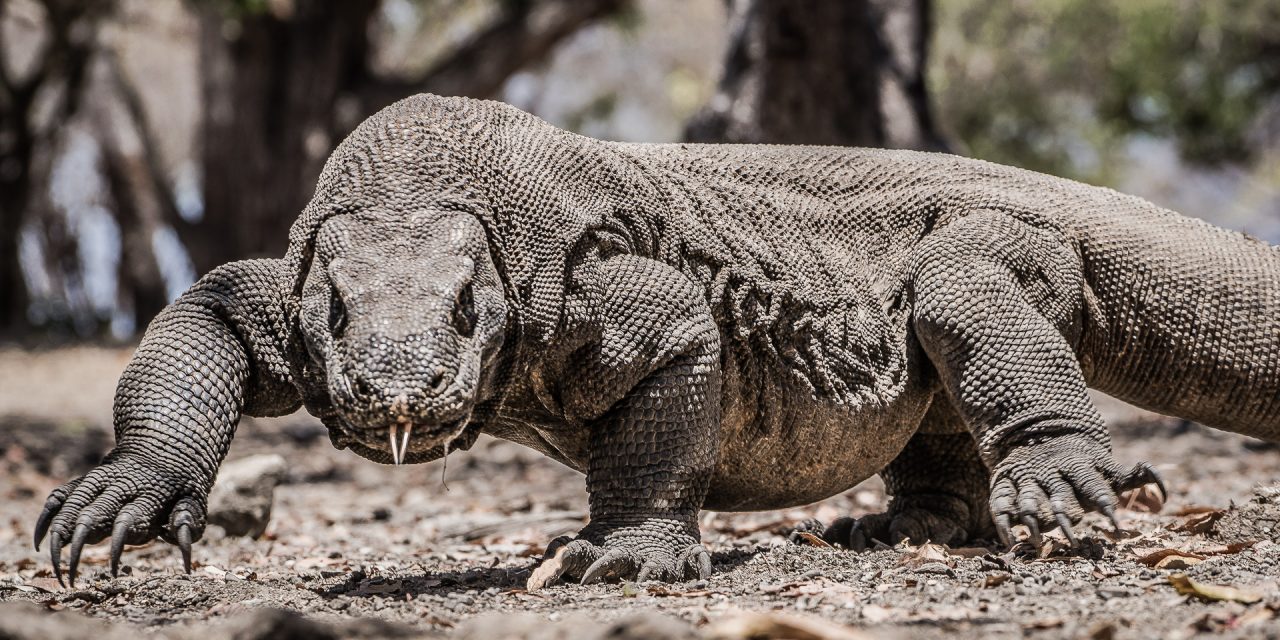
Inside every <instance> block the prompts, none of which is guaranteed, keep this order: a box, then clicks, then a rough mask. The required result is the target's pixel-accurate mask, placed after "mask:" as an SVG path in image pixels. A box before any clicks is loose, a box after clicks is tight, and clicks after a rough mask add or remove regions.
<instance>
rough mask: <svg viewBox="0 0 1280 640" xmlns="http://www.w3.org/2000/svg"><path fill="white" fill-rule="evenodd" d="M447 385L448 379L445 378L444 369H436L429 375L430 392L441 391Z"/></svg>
mask: <svg viewBox="0 0 1280 640" xmlns="http://www.w3.org/2000/svg"><path fill="white" fill-rule="evenodd" d="M446 386H448V380H447V379H446V378H445V370H444V369H436V370H435V372H434V373H433V374H432V375H431V391H432V393H441V392H443V391H444V389H445V387H446Z"/></svg>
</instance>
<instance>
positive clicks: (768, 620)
mask: <svg viewBox="0 0 1280 640" xmlns="http://www.w3.org/2000/svg"><path fill="white" fill-rule="evenodd" d="M706 637H707V638H712V639H714V640H748V639H749V638H751V639H754V638H789V639H790V640H867V639H868V638H870V636H868V635H866V634H864V633H862V632H860V631H858V630H857V629H854V628H852V627H846V626H844V625H840V624H836V623H834V622H827V621H826V620H821V619H818V618H809V617H800V616H793V615H787V614H781V613H774V612H768V613H755V612H741V613H734V614H729V615H726V616H724V617H722V618H719V619H717V620H715V621H713V622H712V623H711V624H709V625H707V628H706Z"/></svg>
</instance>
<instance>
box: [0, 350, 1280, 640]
mask: <svg viewBox="0 0 1280 640" xmlns="http://www.w3.org/2000/svg"><path fill="white" fill-rule="evenodd" d="M127 357H128V351H127V350H116V349H90V348H78V349H70V350H57V351H45V352H37V353H30V352H22V351H16V350H0V501H2V502H0V601H13V602H0V638H6V637H20V638H23V637H32V638H41V640H49V639H50V638H58V637H76V636H83V635H88V634H93V635H96V636H99V637H100V638H110V637H132V638H136V637H137V636H138V630H141V631H142V632H144V633H147V634H155V635H159V636H172V637H201V638H204V637H246V638H248V637H272V636H280V635H282V634H284V633H285V632H287V631H288V632H294V633H296V634H298V635H299V637H303V636H305V637H323V636H326V635H327V636H331V637H355V636H360V637H390V636H396V637H413V636H428V637H431V636H444V637H474V638H489V637H502V636H507V637H529V638H534V637H536V638H552V637H566V638H570V637H590V636H608V637H615V638H622V637H632V638H641V637H690V638H693V637H711V636H716V637H774V636H781V637H813V638H842V637H844V638H850V637H881V636H887V637H943V636H948V637H950V636H959V637H975V638H976V637H1032V638H1062V637H1072V638H1078V637H1094V638H1110V637H1120V638H1127V637H1132V638H1139V637H1142V638H1145V637H1155V636H1163V637H1185V636H1191V635H1194V634H1197V633H1205V634H1222V635H1226V636H1237V637H1257V636H1263V635H1266V636H1274V637H1280V619H1277V618H1276V614H1277V613H1280V587H1278V586H1277V582H1278V581H1280V545H1277V544H1275V542H1273V541H1274V540H1277V539H1280V528H1277V527H1280V506H1277V505H1276V504H1273V501H1274V502H1276V503H1280V490H1276V491H1269V490H1267V489H1265V488H1264V489H1261V490H1255V488H1256V487H1258V486H1260V485H1263V486H1265V485H1270V484H1272V483H1274V482H1276V481H1277V480H1280V451H1277V450H1276V449H1274V448H1271V447H1269V446H1266V445H1263V444H1261V443H1258V442H1257V441H1251V440H1248V439H1246V438H1242V437H1238V436H1235V435H1231V434H1224V433H1221V432H1216V431H1211V430H1208V429H1203V428H1200V427H1196V426H1193V425H1179V424H1178V423H1176V422H1174V421H1170V420H1165V419H1160V418H1157V417H1155V416H1151V415H1148V414H1142V413H1140V412H1136V411H1135V410H1132V409H1128V408H1126V407H1124V406H1122V405H1118V404H1116V403H1114V402H1112V403H1108V404H1107V405H1106V407H1107V412H1108V413H1109V414H1110V416H1109V417H1110V418H1111V421H1112V424H1114V425H1116V426H1115V427H1114V428H1113V432H1114V435H1115V437H1116V448H1117V455H1118V457H1119V458H1120V459H1121V461H1124V462H1132V461H1136V460H1139V459H1146V460H1149V461H1151V462H1153V463H1155V464H1156V465H1157V466H1158V468H1159V469H1160V470H1161V471H1162V472H1163V473H1164V475H1165V477H1166V479H1167V481H1168V483H1169V487H1170V489H1171V492H1172V494H1173V495H1172V496H1171V497H1170V499H1169V502H1168V504H1166V505H1164V507H1163V510H1162V511H1161V512H1160V513H1159V514H1152V513H1145V512H1142V511H1140V510H1133V509H1130V510H1128V511H1126V512H1125V513H1124V517H1125V520H1126V523H1127V528H1129V529H1131V531H1130V532H1129V533H1128V534H1127V535H1126V536H1125V537H1116V536H1108V535H1105V534H1104V533H1103V528H1102V527H1101V526H1100V525H1101V521H1100V520H1098V519H1092V518H1091V519H1089V520H1087V521H1086V523H1085V524H1084V525H1083V526H1082V527H1081V531H1083V532H1085V533H1086V534H1088V537H1089V539H1088V541H1087V543H1086V545H1085V546H1084V548H1083V549H1082V550H1080V551H1078V552H1075V553H1069V552H1067V551H1066V550H1065V549H1063V548H1062V547H1061V545H1055V544H1050V545H1049V546H1047V547H1046V548H1045V549H1043V550H1041V552H1040V553H1039V555H1041V556H1043V557H1036V556H1037V553H1036V551H1035V550H1031V549H1029V548H1028V545H1022V546H1021V547H1020V548H1018V549H1015V552H1014V553H1004V552H1002V551H1001V550H998V549H994V548H992V549H963V550H945V549H941V548H934V547H924V548H916V549H912V548H905V547H900V548H896V549H882V550H880V551H876V552H872V553H866V554H854V553H850V552H844V551H838V550H833V549H829V548H818V547H813V546H800V545H794V544H788V543H787V542H786V534H787V533H788V531H789V530H790V528H791V527H793V526H794V525H795V524H797V523H799V522H801V521H803V520H805V519H807V518H813V517H816V518H819V519H822V520H824V521H830V520H831V519H833V518H834V517H836V516H838V515H842V514H846V513H853V514H862V513H868V512H872V511H876V510H878V509H880V508H882V506H883V504H884V501H885V498H884V495H883V491H882V489H881V487H880V485H879V483H878V481H876V480H871V481H868V482H866V483H863V484H862V485H860V486H859V487H856V488H854V489H852V490H850V491H848V492H846V493H845V494H843V495H840V496H837V497H834V498H832V499H830V500H827V501H824V502H822V503H819V504H816V505H811V506H808V507H805V508H802V509H794V510H790V511H779V512H766V513H754V514H714V513H709V514H706V515H705V516H704V518H703V521H702V527H703V539H704V541H706V542H707V543H709V546H710V548H711V549H712V550H713V552H714V562H715V575H714V576H713V577H712V578H711V579H710V580H706V581H699V582H691V583H685V584H675V585H656V584H654V585H631V584H604V585H595V586H591V587H580V586H557V587H554V588H550V589H547V590H544V591H541V592H538V593H527V592H525V591H524V589H523V585H524V583H525V579H526V578H527V577H528V575H529V571H530V568H531V567H532V566H533V564H534V561H535V560H536V558H537V555H538V554H539V552H540V550H541V549H542V547H543V546H544V545H545V544H546V543H547V542H548V541H549V540H551V538H553V537H555V536H556V535H559V534H562V533H565V532H571V531H574V530H575V529H576V528H577V527H579V526H581V524H582V522H583V520H584V518H585V516H586V513H585V509H586V495H585V492H584V491H583V486H582V485H583V483H582V479H581V477H580V476H579V475H577V474H576V473H574V472H572V471H570V470H568V469H565V468H564V467H561V466H559V465H557V464H556V463H554V462H551V461H550V460H547V459H545V458H542V457H541V456H539V455H537V454H535V453H533V452H530V451H527V450H524V449H521V448H519V447H517V446H515V445H511V444H507V443H502V442H498V441H493V440H482V441H481V442H480V443H478V444H477V445H476V447H475V448H474V449H472V450H471V451H470V452H468V453H465V454H455V455H453V456H451V457H450V458H449V465H448V469H447V472H446V470H445V469H444V467H443V466H442V465H441V464H438V463H437V464H430V465H424V466H417V467H406V468H388V467H383V466H379V465H376V464H373V463H369V462H366V461H364V460H362V459H360V458H357V457H356V456H354V455H352V454H350V453H347V452H339V451H336V450H334V449H332V448H331V447H330V445H329V443H328V439H327V438H326V437H325V435H324V432H323V429H322V428H321V427H319V425H318V424H317V423H316V422H314V421H313V420H311V419H310V418H308V417H307V416H305V415H296V416H292V417H289V418H282V419H276V420H246V421H245V422H244V423H243V424H242V425H241V427H240V433H239V435H238V437H237V439H236V441H235V444H234V446H233V447H232V450H231V454H230V457H231V458H237V457H243V456H246V455H250V454H253V453H261V452H276V453H279V454H281V455H283V456H284V457H285V458H286V459H287V460H288V463H289V471H288V477H287V479H286V481H285V484H284V485H282V486H281V487H280V488H279V489H278V490H277V492H276V503H275V514H274V517H273V519H272V522H271V525H270V528H269V529H268V531H267V533H266V535H265V536H264V537H263V538H262V539H259V540H248V539H243V538H231V537H226V536H220V535H219V532H218V530H216V529H214V530H211V531H210V533H209V534H208V535H207V536H206V538H205V540H203V541H201V542H200V543H198V544H197V546H196V551H195V560H196V562H195V571H194V573H193V574H192V575H190V576H187V575H184V574H183V573H182V572H181V570H180V560H179V557H178V554H177V552H176V550H175V549H173V548H172V547H170V546H168V545H165V544H163V543H157V544H150V545H146V546H142V547H136V548H130V549H129V550H127V551H126V559H125V563H126V565H127V568H126V572H127V575H122V576H121V577H120V578H119V579H114V580H113V579H111V578H110V577H109V575H108V573H107V571H106V562H107V554H106V549H105V548H104V547H103V546H101V545H99V546H96V547H93V548H91V549H88V550H87V551H86V554H85V559H84V565H85V568H84V569H83V570H82V572H83V574H82V575H83V577H82V578H81V580H80V582H79V585H78V587H77V588H75V589H62V588H59V586H58V585H57V583H56V581H54V579H53V578H52V577H51V573H50V571H49V563H48V558H47V556H46V555H45V554H38V553H36V552H35V551H33V550H32V548H31V544H30V535H31V526H32V524H33V521H34V518H35V515H36V514H37V512H38V511H39V507H40V505H41V504H42V502H43V500H44V496H45V495H46V493H47V492H48V491H49V490H50V489H52V488H53V487H54V486H56V485H57V484H58V483H59V482H62V481H64V480H65V479H67V478H69V477H71V476H72V475H74V474H79V473H83V472H84V471H85V470H87V469H88V468H89V467H90V466H91V465H92V464H93V462H95V461H96V459H97V458H98V457H99V456H100V455H101V454H102V453H103V452H104V451H105V450H106V449H107V448H109V446H110V443H111V436H110V435H109V416H110V397H111V392H112V389H113V387H114V381H115V377H116V375H117V373H118V371H119V370H120V369H121V368H122V367H123V365H124V362H125V361H126V359H127ZM1142 497H1143V496H1138V498H1139V499H1138V500H1137V502H1136V503H1135V504H1134V505H1133V506H1134V507H1135V508H1136V509H1140V508H1141V507H1142V504H1144V501H1143V500H1141V498H1142ZM1147 497H1149V496H1147ZM1052 540H1053V538H1052V537H1051V538H1050V541H1051V542H1052ZM1221 587H1232V588H1234V589H1235V590H1231V589H1222V588H1221ZM1187 594H1190V595H1187ZM279 610H286V611H289V612H297V613H298V614H300V615H294V614H289V613H282V612H280V611H279ZM752 612H754V613H756V614H761V615H752ZM82 616H88V617H89V618H93V619H95V620H89V619H86V618H84V617H82ZM785 625H796V626H793V627H791V628H789V629H788V628H787V627H785ZM753 634H754V635H753ZM770 634H773V635H772V636H770ZM804 634H809V635H807V636H806V635H804Z"/></svg>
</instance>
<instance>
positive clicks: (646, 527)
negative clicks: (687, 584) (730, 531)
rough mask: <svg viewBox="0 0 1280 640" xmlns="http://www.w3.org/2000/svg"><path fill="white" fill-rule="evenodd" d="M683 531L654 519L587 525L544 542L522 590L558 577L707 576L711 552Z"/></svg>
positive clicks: (663, 578)
mask: <svg viewBox="0 0 1280 640" xmlns="http://www.w3.org/2000/svg"><path fill="white" fill-rule="evenodd" d="M687 529H688V527H686V526H685V525H682V524H679V523H677V522H675V521H672V520H658V519H651V520H645V521H643V522H642V523H641V524H638V525H632V526H624V527H603V526H597V525H595V524H594V523H592V524H588V525H587V526H586V528H584V529H583V530H582V531H581V532H579V533H578V537H577V538H570V537H568V536H562V537H560V538H556V539H555V540H553V541H551V544H550V545H547V551H546V553H545V554H543V561H542V564H540V565H539V566H538V568H536V569H535V570H534V571H533V574H532V575H530V576H529V581H528V584H527V585H526V588H527V589H528V590H530V591H536V590H538V589H541V588H543V587H545V586H547V585H549V584H552V583H554V582H556V581H558V580H560V579H577V580H579V582H580V583H581V584H592V583H595V582H600V581H603V580H605V579H607V578H618V579H621V580H634V581H636V582H644V581H646V580H661V581H663V582H676V581H679V580H692V579H697V578H706V577H709V576H710V575H711V554H710V553H708V552H707V550H706V549H705V548H704V547H703V546H702V545H701V544H699V542H698V538H697V536H696V535H691V534H690V533H688V532H687Z"/></svg>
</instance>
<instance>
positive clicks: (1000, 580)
mask: <svg viewBox="0 0 1280 640" xmlns="http://www.w3.org/2000/svg"><path fill="white" fill-rule="evenodd" d="M1012 577H1013V574H1012V573H1003V572H1002V573H992V574H990V575H988V576H987V578H986V579H985V580H983V581H982V586H984V587H986V588H988V589H991V588H993V587H998V586H1000V585H1002V584H1004V583H1006V582H1008V581H1009V579H1010V578H1012Z"/></svg>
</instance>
